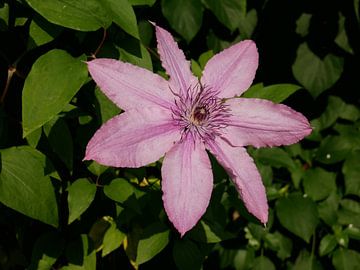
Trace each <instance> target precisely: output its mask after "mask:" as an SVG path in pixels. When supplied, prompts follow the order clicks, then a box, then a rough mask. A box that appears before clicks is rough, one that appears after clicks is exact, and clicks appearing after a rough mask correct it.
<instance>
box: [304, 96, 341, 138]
mask: <svg viewBox="0 0 360 270" xmlns="http://www.w3.org/2000/svg"><path fill="white" fill-rule="evenodd" d="M345 106H346V104H345V102H344V101H342V100H341V99H340V98H339V97H335V96H329V98H328V100H327V106H326V109H325V111H324V112H323V113H322V114H321V116H320V117H319V118H317V119H314V120H313V121H311V125H314V126H315V127H316V129H317V130H318V131H320V130H323V129H326V128H328V127H330V126H332V125H333V124H334V123H335V121H336V120H337V119H338V117H339V116H340V113H341V112H342V111H343V109H344V107H345Z"/></svg>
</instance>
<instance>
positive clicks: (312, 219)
mask: <svg viewBox="0 0 360 270" xmlns="http://www.w3.org/2000/svg"><path fill="white" fill-rule="evenodd" d="M276 214H277V217H278V218H279V221H280V223H281V225H282V226H284V227H285V228H286V229H288V230H289V231H290V232H292V233H293V234H295V235H297V236H299V237H300V238H302V239H303V240H305V241H306V242H307V243H309V240H310V237H311V236H312V234H313V233H314V232H315V228H316V226H317V224H318V223H319V217H318V211H317V208H316V204H315V203H314V202H313V201H312V200H311V199H309V198H304V197H302V196H301V195H299V194H291V195H289V196H288V197H287V198H282V199H279V200H278V201H277V202H276Z"/></svg>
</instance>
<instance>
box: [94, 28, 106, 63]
mask: <svg viewBox="0 0 360 270" xmlns="http://www.w3.org/2000/svg"><path fill="white" fill-rule="evenodd" d="M103 30H104V32H103V37H102V40H101V42H100V44H99V46H98V47H97V48H96V50H95V52H94V53H93V54H91V57H92V58H96V55H97V54H98V53H99V51H100V50H101V48H102V46H103V45H104V42H105V39H106V35H107V33H106V29H105V28H103Z"/></svg>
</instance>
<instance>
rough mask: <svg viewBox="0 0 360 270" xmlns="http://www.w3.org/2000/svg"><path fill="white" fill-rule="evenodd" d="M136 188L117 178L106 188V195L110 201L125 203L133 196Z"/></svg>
mask: <svg viewBox="0 0 360 270" xmlns="http://www.w3.org/2000/svg"><path fill="white" fill-rule="evenodd" d="M134 191H135V188H134V187H133V185H132V184H130V183H129V182H128V181H126V180H125V179H123V178H116V179H114V180H112V181H111V183H110V185H107V186H105V187H104V193H105V195H106V196H107V197H109V198H110V199H112V200H114V201H116V202H120V203H124V202H125V201H126V200H127V199H128V198H129V197H130V196H131V195H132V194H134Z"/></svg>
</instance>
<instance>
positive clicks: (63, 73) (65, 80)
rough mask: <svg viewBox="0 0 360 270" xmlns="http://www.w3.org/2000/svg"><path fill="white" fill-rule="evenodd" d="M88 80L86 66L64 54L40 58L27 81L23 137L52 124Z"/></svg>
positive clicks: (23, 113)
mask: <svg viewBox="0 0 360 270" xmlns="http://www.w3.org/2000/svg"><path fill="white" fill-rule="evenodd" d="M87 77H88V72H87V68H86V65H85V64H84V63H83V62H81V60H80V59H75V58H73V57H72V56H70V55H69V54H68V53H66V52H65V51H61V50H52V51H50V52H48V53H47V54H45V55H43V56H41V57H40V58H39V59H38V60H37V61H36V62H35V63H34V65H33V67H32V69H31V71H30V73H29V75H28V77H27V78H26V80H25V85H24V90H23V96H22V109H23V110H22V120H23V129H24V131H23V136H24V137H26V136H27V135H28V134H29V133H31V132H32V131H34V130H35V129H37V128H39V127H41V126H42V125H44V124H45V123H46V122H48V121H50V120H51V119H52V118H54V117H55V116H56V114H58V113H59V112H61V110H62V109H63V108H64V107H65V106H66V105H67V104H68V103H69V102H70V100H71V99H72V97H73V96H74V95H75V94H76V92H77V91H78V90H79V89H80V87H81V86H82V84H83V83H84V82H85V80H86V79H87Z"/></svg>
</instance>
